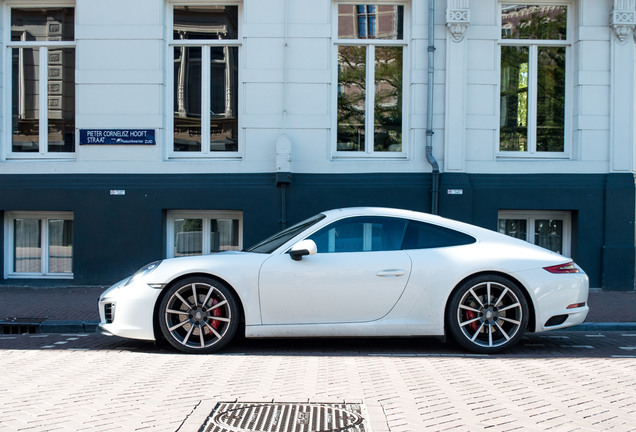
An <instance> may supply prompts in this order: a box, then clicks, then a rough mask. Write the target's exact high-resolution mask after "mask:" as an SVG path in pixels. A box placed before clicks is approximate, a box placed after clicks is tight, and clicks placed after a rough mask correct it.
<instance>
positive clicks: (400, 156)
mask: <svg viewBox="0 0 636 432" xmlns="http://www.w3.org/2000/svg"><path fill="white" fill-rule="evenodd" d="M331 159H332V160H361V161H368V160H408V155H406V154H405V153H364V152H356V153H355V154H352V153H334V154H332V155H331Z"/></svg>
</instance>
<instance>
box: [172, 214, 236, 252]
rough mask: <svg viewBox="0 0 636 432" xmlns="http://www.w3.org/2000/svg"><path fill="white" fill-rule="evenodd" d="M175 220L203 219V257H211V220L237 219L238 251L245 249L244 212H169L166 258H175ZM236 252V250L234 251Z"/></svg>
mask: <svg viewBox="0 0 636 432" xmlns="http://www.w3.org/2000/svg"><path fill="white" fill-rule="evenodd" d="M175 219H203V226H202V231H203V232H202V236H203V237H202V244H201V250H202V251H203V253H202V255H210V253H209V252H207V251H209V250H210V249H211V236H210V232H211V220H212V219H236V220H238V223H239V232H238V237H239V244H238V247H236V250H241V249H243V212H242V211H240V210H169V211H168V212H167V214H166V257H167V258H174V256H175V255H174V247H175V244H174V234H175V231H174V221H175ZM232 250H234V249H232Z"/></svg>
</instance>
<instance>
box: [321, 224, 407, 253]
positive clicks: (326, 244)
mask: <svg viewBox="0 0 636 432" xmlns="http://www.w3.org/2000/svg"><path fill="white" fill-rule="evenodd" d="M405 226H406V221H405V220H403V219H395V218H387V217H359V218H350V219H345V220H342V221H338V222H334V223H333V224H331V225H329V226H327V227H325V228H323V229H321V230H320V231H318V232H317V233H315V234H313V235H311V236H310V237H309V238H310V239H311V240H313V241H314V242H315V243H316V246H317V248H318V253H328V252H370V251H374V252H377V251H392V250H399V249H400V248H401V247H402V238H403V237H404V228H405Z"/></svg>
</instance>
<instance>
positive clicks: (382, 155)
mask: <svg viewBox="0 0 636 432" xmlns="http://www.w3.org/2000/svg"><path fill="white" fill-rule="evenodd" d="M340 5H364V6H367V5H375V6H379V5H395V6H402V7H403V8H404V17H403V18H404V20H403V28H402V36H403V39H402V40H390V39H339V38H338V6H340ZM332 13H333V16H332V22H334V23H335V24H334V25H333V29H332V32H333V33H332V39H333V53H332V58H331V62H332V64H333V65H334V67H333V68H332V71H331V72H332V76H331V82H333V83H334V84H333V85H332V86H331V87H332V91H331V100H332V103H331V107H332V109H333V110H334V111H333V113H334V114H333V115H332V119H331V135H332V137H331V149H332V150H331V157H332V159H369V158H372V159H407V158H408V155H409V148H410V145H409V143H410V135H411V134H410V133H409V132H410V128H409V118H410V112H409V111H408V107H409V100H410V92H411V81H410V69H411V67H410V52H411V50H410V49H409V48H410V45H411V41H410V38H411V36H410V34H411V33H410V28H411V24H410V23H411V20H410V17H411V7H410V2H405V1H390V0H389V1H364V0H358V1H350V0H343V1H335V2H334V3H333V10H332ZM377 25H378V24H377V23H376V26H377ZM340 46H365V47H367V53H366V58H367V64H366V73H367V75H366V78H365V80H366V82H367V83H369V82H374V75H375V68H374V67H373V66H374V65H375V50H374V49H372V48H374V47H376V46H399V47H402V68H403V69H402V151H400V152H390V151H377V152H376V151H375V150H374V148H373V147H374V146H373V139H374V136H375V134H374V133H373V132H374V120H375V116H374V102H375V91H374V88H373V86H372V89H369V87H368V86H366V87H367V92H366V97H365V127H364V129H365V146H364V148H365V150H364V151H338V147H337V146H338V115H337V110H338V67H337V65H338V47H340ZM369 66H371V67H369ZM366 113H371V115H368V114H366ZM369 131H370V132H371V133H369Z"/></svg>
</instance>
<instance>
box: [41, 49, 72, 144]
mask: <svg viewBox="0 0 636 432" xmlns="http://www.w3.org/2000/svg"><path fill="white" fill-rule="evenodd" d="M48 57H49V60H48V61H49V72H48V104H49V117H48V121H49V137H48V142H49V144H48V147H49V149H48V150H49V152H54V153H59V152H73V151H75V49H74V48H64V49H49V51H48Z"/></svg>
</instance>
